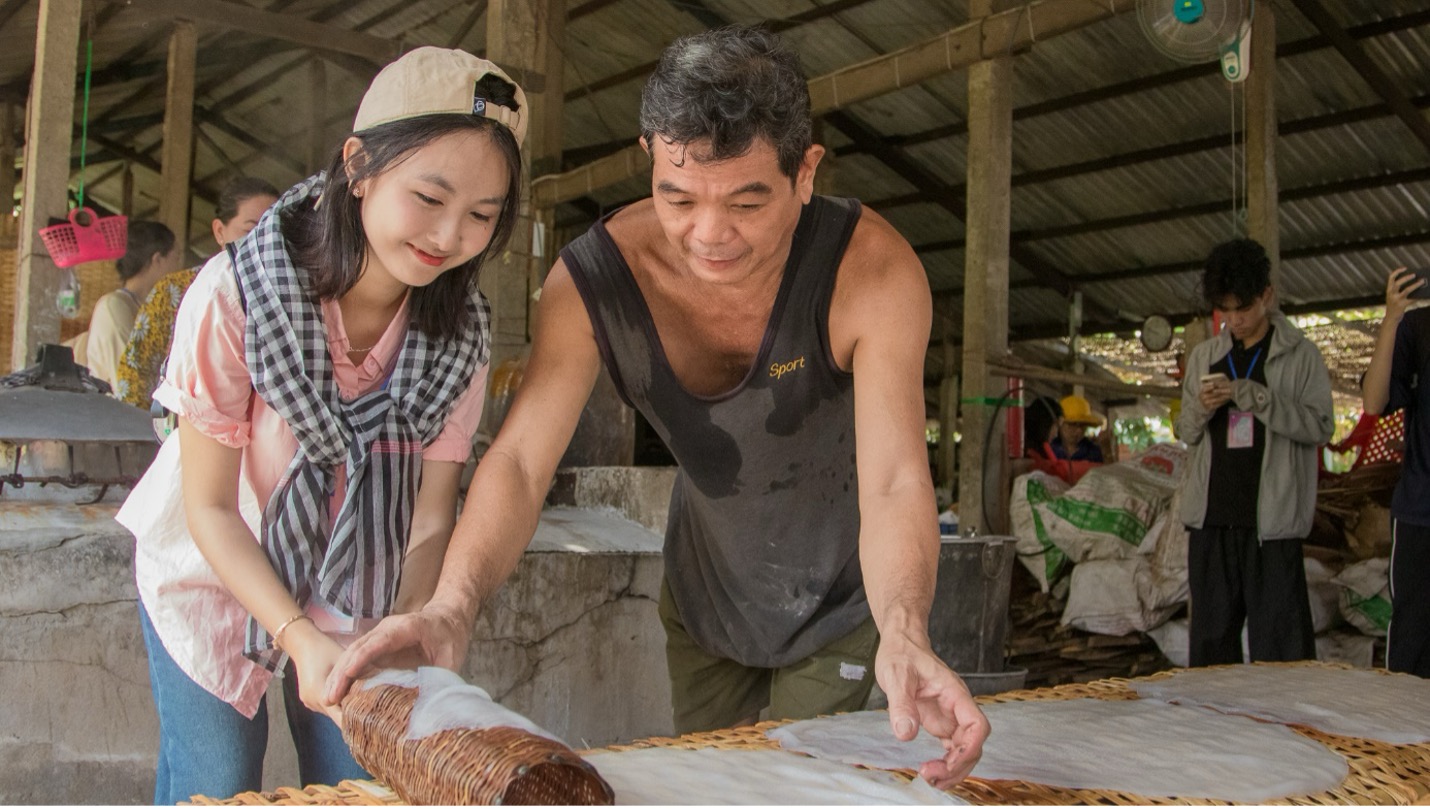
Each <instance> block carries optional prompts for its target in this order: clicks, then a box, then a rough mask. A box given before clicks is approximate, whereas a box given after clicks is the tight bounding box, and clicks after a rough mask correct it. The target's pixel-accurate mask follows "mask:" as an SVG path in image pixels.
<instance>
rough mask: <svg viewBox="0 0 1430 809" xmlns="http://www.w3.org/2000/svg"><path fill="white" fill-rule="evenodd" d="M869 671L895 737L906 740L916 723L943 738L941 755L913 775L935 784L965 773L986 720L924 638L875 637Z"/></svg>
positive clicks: (971, 764) (979, 747)
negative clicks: (882, 695) (886, 706)
mask: <svg viewBox="0 0 1430 809" xmlns="http://www.w3.org/2000/svg"><path fill="white" fill-rule="evenodd" d="M874 675H875V677H876V678H877V679H878V681H879V687H880V688H883V689H884V693H886V694H888V696H889V724H890V725H891V726H892V727H893V729H894V737H895V738H897V739H899V740H900V741H905V742H906V741H910V740H912V739H913V738H914V737H915V736H917V735H918V732H919V728H920V727H922V728H923V729H924V730H927V731H928V732H929V733H930V734H931V735H933V736H936V737H937V738H938V740H939V741H941V742H943V748H944V750H945V751H947V752H946V753H945V755H944V757H943V758H942V759H935V760H933V761H926V762H924V763H923V764H922V765H921V766H920V767H919V775H921V776H923V779H924V780H925V781H927V782H929V783H930V784H932V785H933V786H934V787H937V788H939V789H943V788H945V787H949V786H952V785H953V784H955V783H957V782H959V781H961V780H963V779H964V778H965V777H967V775H968V774H969V773H970V772H972V771H973V767H974V765H975V764H977V763H978V759H979V757H980V756H982V755H983V740H984V739H987V738H988V731H989V725H988V718H987V717H985V716H984V715H983V711H982V710H980V709H979V707H978V704H977V703H975V702H974V701H973V697H972V696H971V695H970V694H969V693H968V687H967V686H965V685H964V684H963V680H961V679H959V677H958V675H957V674H954V673H953V671H952V670H951V669H950V668H949V667H948V666H946V665H944V663H943V661H942V660H940V659H939V658H938V656H937V655H935V654H934V653H933V650H932V649H931V648H929V645H928V642H927V641H926V640H925V641H922V642H919V641H914V640H911V639H907V638H902V637H899V636H887V637H882V638H880V640H879V652H878V654H877V655H876V656H875V658H874Z"/></svg>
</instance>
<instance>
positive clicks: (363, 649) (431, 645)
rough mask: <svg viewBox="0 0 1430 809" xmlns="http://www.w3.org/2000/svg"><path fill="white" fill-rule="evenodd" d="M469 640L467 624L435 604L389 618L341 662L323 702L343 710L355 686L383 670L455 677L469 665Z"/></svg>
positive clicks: (376, 627) (344, 654) (353, 646)
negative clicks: (436, 669)
mask: <svg viewBox="0 0 1430 809" xmlns="http://www.w3.org/2000/svg"><path fill="white" fill-rule="evenodd" d="M470 638H471V629H470V627H468V626H467V623H466V622H465V621H463V620H462V619H461V618H460V617H459V616H458V615H457V614H456V613H454V612H451V611H448V610H446V609H444V608H443V607H442V606H441V605H440V604H437V603H436V602H430V603H428V604H427V606H425V607H423V608H422V609H421V610H419V611H418V612H414V613H409V614H407V615H392V616H389V617H387V618H384V619H382V622H381V623H379V624H378V625H377V626H375V627H373V630H372V631H371V632H369V633H367V634H366V635H363V636H362V637H361V638H358V639H357V640H356V641H354V642H353V644H352V645H351V646H349V647H348V648H347V650H346V651H344V652H343V654H342V657H340V658H338V660H337V662H336V664H335V665H334V666H333V668H332V672H331V673H330V674H329V675H328V678H327V684H326V688H325V689H324V694H323V697H324V702H325V703H326V705H327V706H336V705H338V704H339V703H341V702H342V699H343V697H344V696H346V695H347V693H348V689H349V688H351V687H352V684H353V681H354V680H357V679H359V678H361V677H365V676H368V675H370V674H371V673H373V671H374V670H375V669H377V668H380V667H386V668H416V667H417V666H441V667H442V668H444V669H451V670H453V671H456V670H457V668H458V667H459V666H461V665H462V661H463V660H465V659H466V656H467V643H468V641H469V640H470Z"/></svg>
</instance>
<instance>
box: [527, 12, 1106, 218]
mask: <svg viewBox="0 0 1430 809" xmlns="http://www.w3.org/2000/svg"><path fill="white" fill-rule="evenodd" d="M1133 6H1134V2H1133V0H1107V5H1106V6H1104V5H1103V4H1102V3H1101V2H1097V3H1092V2H1084V3H1065V2H1060V0H1034V2H1031V3H1029V4H1028V5H1026V6H1021V7H1018V8H1015V9H1009V10H1008V11H1003V12H999V13H997V14H990V15H988V16H986V17H979V18H977V19H975V20H972V21H970V22H968V23H965V24H964V25H960V26H958V27H956V28H952V29H950V30H948V31H945V32H944V33H942V34H939V35H938V36H935V37H933V38H931V39H928V40H925V41H923V42H920V43H916V44H914V45H910V46H908V47H906V48H901V49H899V50H897V51H894V52H893V53H889V54H886V55H884V56H879V57H876V58H874V59H869V60H866V61H864V62H860V63H858V64H853V65H849V66H847V67H843V68H840V69H839V70H836V71H834V72H832V73H828V74H826V75H824V76H819V77H816V78H814V79H811V80H810V82H809V95H810V103H811V107H812V109H811V112H812V113H813V114H814V115H816V116H819V115H824V114H827V113H829V112H833V111H834V110H837V109H841V108H843V107H846V106H848V105H850V104H854V103H856V102H858V101H864V100H867V99H869V98H874V97H876V96H879V95H883V94H884V93H888V92H892V91H894V90H897V89H900V88H902V87H907V86H910V85H915V84H918V83H920V82H923V81H926V80H927V79H930V78H933V77H934V76H938V75H942V74H945V73H950V72H952V71H955V70H960V69H962V68H965V67H967V66H968V65H971V64H973V63H974V62H977V61H980V60H982V59H984V58H987V57H988V56H990V55H999V54H1003V53H1006V52H1007V51H1010V50H1018V49H1020V48H1026V47H1028V46H1029V45H1030V44H1031V43H1032V41H1033V37H1037V38H1038V39H1040V40H1047V39H1048V38H1050V37H1054V36H1057V35H1059V34H1063V33H1066V32H1068V31H1073V30H1076V29H1078V28H1082V27H1084V26H1087V25H1091V24H1092V23H1095V22H1100V21H1102V20H1105V19H1108V18H1109V17H1111V16H1113V15H1114V14H1120V13H1122V12H1124V11H1128V10H1130V9H1132V8H1133ZM648 163H649V161H648V158H647V157H646V155H645V153H644V152H642V151H641V149H640V147H639V146H638V145H634V144H633V145H631V146H629V147H627V148H625V149H623V150H621V151H620V152H617V153H615V154H613V155H610V156H608V157H605V158H602V159H600V160H597V161H595V162H593V163H590V164H587V165H585V166H582V167H580V168H577V169H574V170H572V171H568V172H564V173H561V174H550V175H546V176H544V177H538V178H537V179H536V180H535V181H534V182H533V183H532V201H533V204H535V205H537V206H538V207H549V206H552V205H556V204H557V203H561V202H565V201H567V200H570V199H574V198H576V197H579V196H583V195H585V194H588V193H590V192H591V191H594V190H595V189H598V188H604V187H606V186H608V185H613V184H615V183H618V182H621V181H622V180H625V179H628V178H630V177H634V176H635V175H637V174H638V173H640V172H641V171H643V170H644V169H645V168H646V166H647V165H648Z"/></svg>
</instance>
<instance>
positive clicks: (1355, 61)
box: [1293, 0, 1430, 152]
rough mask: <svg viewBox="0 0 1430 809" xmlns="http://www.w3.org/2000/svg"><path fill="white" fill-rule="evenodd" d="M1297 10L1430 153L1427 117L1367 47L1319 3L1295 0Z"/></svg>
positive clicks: (1308, 0)
mask: <svg viewBox="0 0 1430 809" xmlns="http://www.w3.org/2000/svg"><path fill="white" fill-rule="evenodd" d="M1293 2H1294V4H1295V6H1296V9H1297V10H1298V11H1300V12H1301V13H1302V14H1303V15H1305V17H1306V19H1308V20H1310V21H1311V24H1312V25H1314V26H1316V30H1318V31H1320V32H1321V35H1322V36H1324V37H1325V38H1326V39H1328V40H1330V41H1331V44H1332V45H1333V46H1334V47H1335V49H1336V50H1337V51H1339V52H1340V54H1341V57H1342V58H1344V59H1345V60H1346V61H1347V62H1349V63H1350V66H1351V67H1352V68H1353V69H1354V70H1355V72H1356V73H1358V74H1359V75H1360V77H1361V78H1362V79H1364V80H1365V83H1366V84H1369V85H1370V89H1372V90H1374V91H1375V94H1376V95H1378V96H1380V97H1381V98H1382V99H1384V100H1385V103H1386V104H1387V105H1388V106H1389V107H1390V110H1391V112H1392V113H1393V114H1394V115H1395V117H1397V118H1399V119H1400V120H1401V121H1402V122H1404V123H1405V125H1406V126H1407V127H1409V128H1410V131H1411V132H1412V133H1414V134H1415V137H1416V138H1417V139H1419V141H1420V143H1421V145H1423V146H1424V147H1425V151H1427V152H1430V121H1426V120H1425V116H1424V115H1422V114H1421V113H1420V110H1418V109H1416V108H1415V105H1414V104H1412V103H1411V102H1410V99H1408V98H1406V96H1405V93H1404V92H1402V91H1401V89H1400V86H1399V85H1398V84H1396V83H1395V80H1394V79H1392V78H1391V77H1390V75H1389V74H1387V73H1386V72H1385V71H1384V70H1382V69H1381V67H1380V65H1377V64H1376V63H1375V60H1373V59H1371V58H1370V56H1369V55H1368V54H1367V53H1366V52H1365V50H1364V49H1363V48H1361V46H1360V45H1359V44H1358V43H1357V42H1356V41H1355V40H1354V39H1352V38H1351V36H1350V35H1349V34H1347V33H1346V31H1345V29H1344V28H1342V27H1341V26H1340V24H1339V23H1337V22H1336V19H1335V17H1332V16H1331V15H1330V13H1329V12H1327V11H1326V9H1325V7H1324V6H1322V5H1321V4H1320V2H1319V0H1293Z"/></svg>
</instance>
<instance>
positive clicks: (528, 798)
mask: <svg viewBox="0 0 1430 809" xmlns="http://www.w3.org/2000/svg"><path fill="white" fill-rule="evenodd" d="M416 699H417V691H416V689H412V688H401V687H398V686H393V685H372V686H368V687H366V688H362V689H359V690H355V691H353V693H352V694H350V695H349V696H348V698H347V699H345V700H343V736H344V737H345V738H346V739H347V742H348V744H349V745H350V746H351V747H352V751H353V757H354V758H356V759H357V761H358V763H359V764H361V765H362V766H363V767H365V768H367V771H368V772H370V773H372V774H373V775H374V776H375V777H377V778H379V779H381V780H382V782H383V783H385V784H387V785H388V786H390V787H392V789H393V791H394V792H396V793H397V794H398V795H399V796H401V797H402V799H403V800H404V801H406V802H408V803H412V804H438V805H474V804H477V805H507V804H515V805H578V804H579V805H595V804H601V805H609V804H610V803H611V801H612V799H613V796H612V793H611V788H610V787H609V786H608V785H607V784H606V782H605V781H603V780H601V777H600V776H599V775H597V774H596V770H595V768H593V767H592V766H591V765H590V764H587V763H586V761H585V760H584V759H582V758H581V757H580V756H578V755H576V753H575V752H574V751H572V750H571V749H570V748H568V747H566V746H565V745H563V744H559V743H557V742H554V741H551V740H550V739H546V738H543V737H541V736H537V735H534V734H532V733H529V732H527V731H525V730H518V729H516V728H509V727H496V728H481V729H466V730H444V731H440V732H438V733H434V734H432V735H431V736H427V737H424V738H422V739H417V740H406V739H405V737H406V735H407V726H408V719H409V717H410V716H411V714H412V705H413V703H414V701H415V700H416Z"/></svg>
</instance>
